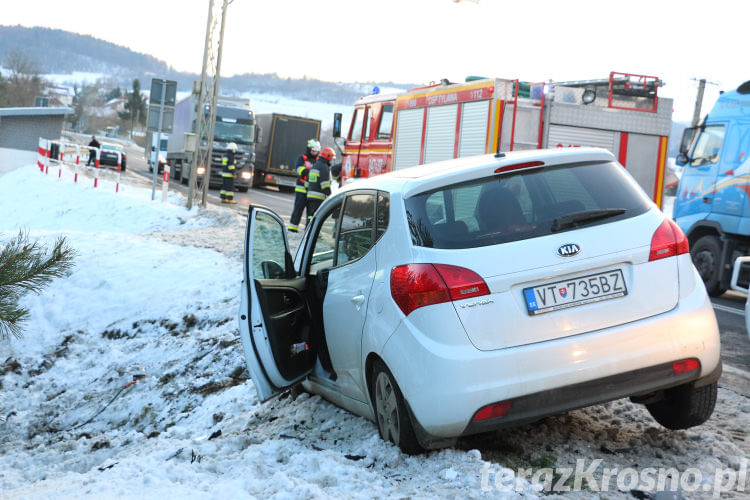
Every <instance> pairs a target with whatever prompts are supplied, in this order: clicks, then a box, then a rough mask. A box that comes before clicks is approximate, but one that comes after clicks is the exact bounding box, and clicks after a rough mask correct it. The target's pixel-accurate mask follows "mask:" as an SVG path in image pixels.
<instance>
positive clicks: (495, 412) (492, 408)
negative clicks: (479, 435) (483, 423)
mask: <svg viewBox="0 0 750 500" xmlns="http://www.w3.org/2000/svg"><path fill="white" fill-rule="evenodd" d="M512 404H513V402H512V401H501V402H500V403H493V404H491V405H487V406H485V407H484V408H482V409H480V410H479V411H478V412H476V413H475V414H474V418H472V420H473V421H474V422H477V421H480V420H487V419H489V418H497V417H502V416H505V414H507V413H508V412H509V411H510V407H511V406H512Z"/></svg>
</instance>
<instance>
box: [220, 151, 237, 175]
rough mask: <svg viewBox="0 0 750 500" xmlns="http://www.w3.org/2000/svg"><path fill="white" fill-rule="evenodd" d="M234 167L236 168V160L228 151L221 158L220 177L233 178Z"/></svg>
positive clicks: (231, 152) (232, 153)
mask: <svg viewBox="0 0 750 500" xmlns="http://www.w3.org/2000/svg"><path fill="white" fill-rule="evenodd" d="M235 167H237V160H236V159H235V157H234V152H233V151H232V150H231V149H230V150H229V151H227V152H226V153H224V156H222V157H221V176H222V177H234V169H235Z"/></svg>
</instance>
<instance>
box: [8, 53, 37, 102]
mask: <svg viewBox="0 0 750 500" xmlns="http://www.w3.org/2000/svg"><path fill="white" fill-rule="evenodd" d="M3 65H4V66H5V67H6V68H8V69H9V70H10V76H8V78H7V80H6V81H5V82H4V84H3V85H1V86H0V106H2V107H11V106H33V105H34V98H35V97H37V96H41V95H44V93H45V91H46V89H47V87H48V83H47V82H46V81H45V80H44V79H43V78H42V77H41V76H39V69H38V67H37V65H36V63H35V62H34V61H33V60H32V59H30V58H29V57H28V56H27V55H26V54H24V53H23V52H21V51H19V50H15V51H12V52H10V53H8V55H7V56H6V57H5V61H4V64H3Z"/></svg>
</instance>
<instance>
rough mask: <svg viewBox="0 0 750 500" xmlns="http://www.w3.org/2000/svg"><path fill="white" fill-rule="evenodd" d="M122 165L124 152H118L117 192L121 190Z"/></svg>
mask: <svg viewBox="0 0 750 500" xmlns="http://www.w3.org/2000/svg"><path fill="white" fill-rule="evenodd" d="M121 167H122V153H120V152H119V151H118V152H117V176H116V178H115V193H119V192H120V168H121Z"/></svg>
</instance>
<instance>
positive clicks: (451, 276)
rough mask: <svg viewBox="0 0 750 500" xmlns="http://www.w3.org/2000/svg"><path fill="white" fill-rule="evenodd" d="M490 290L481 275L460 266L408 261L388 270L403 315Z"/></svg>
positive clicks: (392, 293) (483, 293)
mask: <svg viewBox="0 0 750 500" xmlns="http://www.w3.org/2000/svg"><path fill="white" fill-rule="evenodd" d="M489 293H490V290H489V288H488V287H487V284H486V283H485V282H484V280H483V279H482V277H481V276H479V275H478V274H477V273H475V272H474V271H471V270H469V269H465V268H463V267H458V266H450V265H447V264H434V265H433V264H408V265H404V266H398V267H394V268H393V269H392V270H391V296H392V297H393V300H394V301H395V302H396V304H397V305H398V307H399V308H400V309H401V311H402V312H403V313H404V314H405V315H406V316H408V315H409V313H411V312H412V311H413V310H414V309H417V308H420V307H423V306H429V305H433V304H441V303H443V302H450V301H451V300H460V299H468V298H470V297H477V296H480V295H489Z"/></svg>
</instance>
